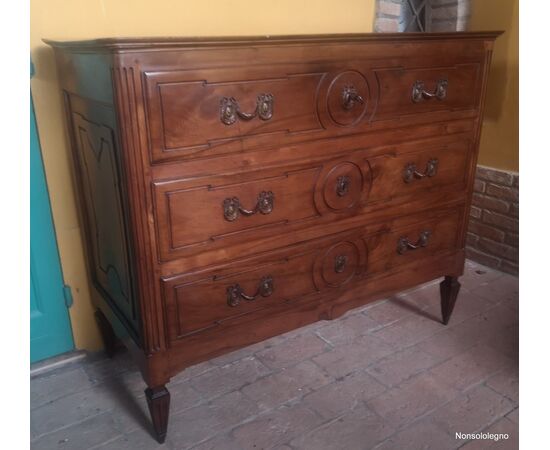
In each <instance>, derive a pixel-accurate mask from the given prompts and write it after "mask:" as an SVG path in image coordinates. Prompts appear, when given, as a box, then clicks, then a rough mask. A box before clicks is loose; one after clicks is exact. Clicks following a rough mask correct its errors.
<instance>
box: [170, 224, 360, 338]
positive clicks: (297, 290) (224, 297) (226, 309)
mask: <svg viewBox="0 0 550 450" xmlns="http://www.w3.org/2000/svg"><path fill="white" fill-rule="evenodd" d="M366 261H367V246H366V242H365V240H364V239H362V236H361V233H359V232H355V233H352V234H349V235H347V236H346V239H344V240H334V239H332V240H324V241H321V242H320V243H318V245H316V246H311V245H303V246H299V247H297V248H294V249H292V250H288V251H287V252H284V253H280V252H279V254H277V255H276V256H271V257H269V258H267V259H263V260H256V261H254V262H252V263H248V264H246V263H241V264H232V265H230V266H228V267H226V268H222V269H214V270H211V271H208V272H205V273H203V274H200V275H191V276H185V275H184V276H180V277H175V278H172V279H168V280H163V285H164V290H165V298H166V301H167V308H168V317H169V318H171V324H170V333H171V336H170V338H171V339H172V340H174V339H178V338H182V337H185V336H187V335H189V334H192V333H194V332H197V331H200V330H204V329H207V328H211V327H215V326H217V325H219V324H222V323H225V322H227V321H231V320H236V319H238V318H239V317H241V316H243V315H245V314H248V313H251V312H254V311H257V310H258V309H265V308H269V307H270V306H274V305H281V304H285V303H286V304H288V305H289V306H290V305H292V304H296V303H300V302H303V301H307V300H308V299H311V296H315V295H316V294H317V293H318V292H320V291H321V290H324V289H326V288H329V287H338V286H342V285H344V284H347V283H348V282H349V281H350V280H351V279H353V278H355V277H357V276H360V275H361V273H362V271H363V269H364V267H365V265H366Z"/></svg>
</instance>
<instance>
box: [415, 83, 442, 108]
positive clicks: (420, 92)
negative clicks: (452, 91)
mask: <svg viewBox="0 0 550 450" xmlns="http://www.w3.org/2000/svg"><path fill="white" fill-rule="evenodd" d="M448 84H449V82H448V81H447V80H445V79H442V80H438V81H437V85H436V87H435V90H434V91H433V92H429V91H427V90H426V89H425V86H424V82H423V81H415V82H414V84H413V88H412V101H413V102H414V103H418V102H420V101H421V100H423V99H425V100H430V99H432V98H437V99H438V100H443V99H444V98H445V97H447V86H448Z"/></svg>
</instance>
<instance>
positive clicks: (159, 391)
mask: <svg viewBox="0 0 550 450" xmlns="http://www.w3.org/2000/svg"><path fill="white" fill-rule="evenodd" d="M145 396H146V397H147V405H148V406H149V412H150V413H151V419H152V421H153V428H154V430H155V438H156V439H157V441H158V442H159V444H162V443H164V440H165V439H166V430H167V429H168V414H169V410H170V392H168V389H166V386H159V387H155V388H150V387H148V388H147V389H145Z"/></svg>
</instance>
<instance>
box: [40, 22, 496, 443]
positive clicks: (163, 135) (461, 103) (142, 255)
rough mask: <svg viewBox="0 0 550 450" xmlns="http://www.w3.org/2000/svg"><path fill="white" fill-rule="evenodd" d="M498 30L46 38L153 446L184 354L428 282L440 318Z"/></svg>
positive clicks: (106, 291)
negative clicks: (435, 291) (435, 283)
mask: <svg viewBox="0 0 550 450" xmlns="http://www.w3.org/2000/svg"><path fill="white" fill-rule="evenodd" d="M497 35H498V33H489V32H488V33H454V34H378V35H334V36H304V37H270V38H212V39H176V38H173V39H102V40H96V41H81V42H51V41H48V43H49V44H50V45H52V46H53V47H54V49H55V55H56V60H57V66H58V74H59V78H60V83H61V86H62V89H63V93H64V99H65V104H66V110H67V123H68V135H69V137H70V140H71V144H72V149H73V155H74V162H75V164H74V167H75V174H76V177H75V179H76V182H77V184H78V191H79V192H80V200H81V201H80V203H81V206H82V208H81V210H82V223H83V226H84V228H85V230H86V235H87V243H88V245H87V248H88V257H89V271H90V277H91V280H92V281H93V284H94V285H95V287H96V288H97V290H98V292H99V293H100V294H101V299H99V300H98V303H99V304H98V310H97V313H96V319H97V321H98V324H99V325H100V328H101V331H102V334H103V337H104V340H105V344H106V348H107V351H108V352H111V351H112V349H113V346H114V342H115V339H116V337H118V338H121V339H123V340H124V341H125V342H126V344H127V346H128V348H129V349H130V350H131V351H132V352H133V353H134V354H135V355H136V358H137V360H138V362H139V365H140V368H141V371H142V373H143V376H144V379H145V382H146V383H147V386H148V387H147V389H146V397H147V401H148V404H149V408H150V412H151V415H152V420H153V425H154V428H155V432H156V435H157V437H158V439H159V441H163V440H164V438H165V435H166V429H167V422H168V409H169V399H170V395H169V393H168V390H167V388H166V384H167V383H168V382H169V380H170V377H172V376H173V375H175V374H176V373H178V372H179V371H181V370H183V369H185V368H186V367H188V366H190V365H193V364H195V363H198V362H200V361H203V360H207V359H209V358H212V357H214V356H217V355H220V354H223V353H226V352H230V351H232V350H235V349H238V348H240V347H243V346H246V345H249V344H252V343H255V342H258V341H261V340H263V339H266V338H268V337H272V336H275V335H277V334H280V333H284V332H286V331H289V330H292V329H294V328H297V327H300V326H303V325H306V324H308V323H312V322H314V321H318V320H329V319H332V318H335V317H338V316H339V315H341V314H343V313H344V312H345V311H347V310H349V309H351V308H354V307H357V306H360V305H363V304H365V303H367V302H369V301H372V300H376V299H379V298H383V297H384V296H386V295H389V294H391V293H393V292H396V291H399V290H403V289H407V288H410V287H413V286H414V285H417V284H420V283H423V282H426V281H429V280H431V279H434V278H438V277H444V279H443V281H442V282H441V309H442V315H443V322H444V323H445V324H446V323H447V322H448V321H449V318H450V316H451V312H452V310H453V307H454V304H455V301H456V298H457V295H458V291H459V287H460V285H459V283H458V281H457V277H458V276H460V275H461V274H462V271H463V265H464V244H465V234H466V225H467V219H468V211H469V206H470V199H471V194H472V184H473V176H474V169H475V165H476V158H477V148H478V141H479V134H480V129H481V112H482V109H483V99H484V93H485V87H486V83H487V74H488V70H489V64H490V58H491V49H492V45H493V41H494V39H495V38H496V36H497Z"/></svg>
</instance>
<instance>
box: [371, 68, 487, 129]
mask: <svg viewBox="0 0 550 450" xmlns="http://www.w3.org/2000/svg"><path fill="white" fill-rule="evenodd" d="M376 77H377V80H378V82H379V86H380V98H379V102H378V109H377V112H376V120H382V119H388V118H393V117H400V116H406V115H410V114H421V113H427V112H435V111H443V110H461V109H473V108H477V105H478V103H479V96H480V94H481V80H482V77H481V66H480V64H459V65H456V66H452V67H441V68H414V69H413V68H406V69H405V68H391V69H381V70H376Z"/></svg>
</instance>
